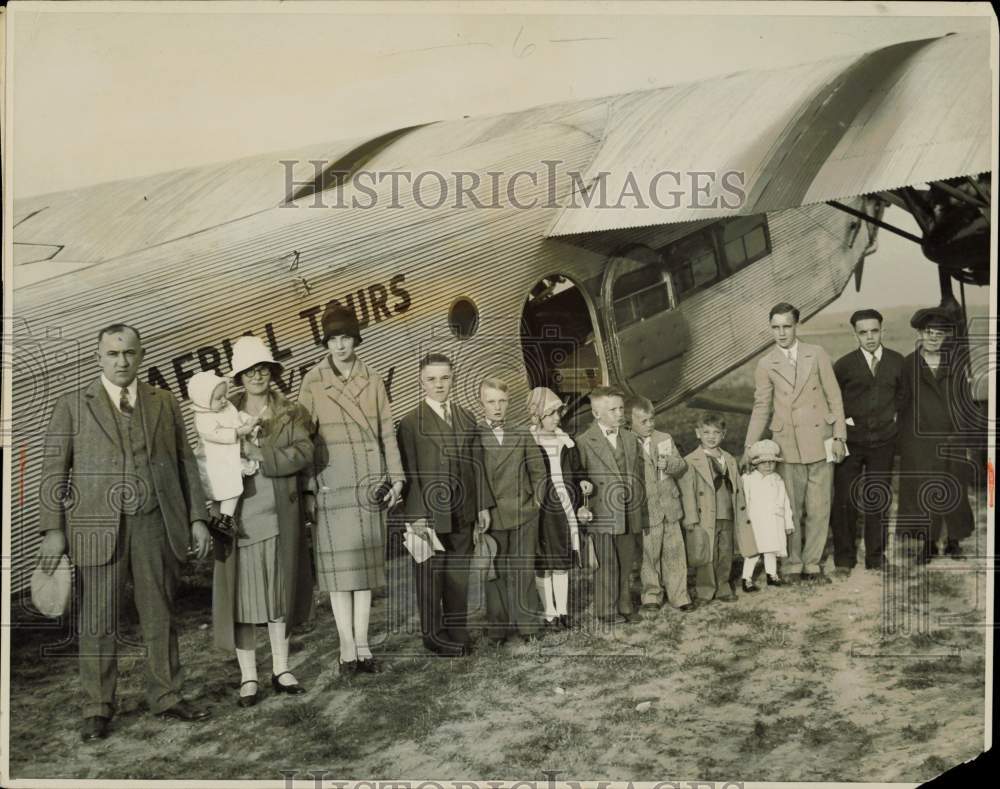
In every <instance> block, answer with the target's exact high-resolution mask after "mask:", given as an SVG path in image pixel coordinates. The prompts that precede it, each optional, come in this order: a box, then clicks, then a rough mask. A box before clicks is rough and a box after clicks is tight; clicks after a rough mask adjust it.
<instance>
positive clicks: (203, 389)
mask: <svg viewBox="0 0 1000 789" xmlns="http://www.w3.org/2000/svg"><path fill="white" fill-rule="evenodd" d="M219 384H227V385H228V384H229V381H227V380H226V379H225V378H220V377H219V376H217V375H216V374H215V373H213V372H211V371H210V370H209V371H206V372H203V373H195V374H194V375H193V376H191V380H190V381H188V397H190V398H191V402H192V403H194V404H195V405H196V406H198V407H199V408H211V407H212V405H211V403H212V392H214V391H215V388H216V387H217V386H218V385H219Z"/></svg>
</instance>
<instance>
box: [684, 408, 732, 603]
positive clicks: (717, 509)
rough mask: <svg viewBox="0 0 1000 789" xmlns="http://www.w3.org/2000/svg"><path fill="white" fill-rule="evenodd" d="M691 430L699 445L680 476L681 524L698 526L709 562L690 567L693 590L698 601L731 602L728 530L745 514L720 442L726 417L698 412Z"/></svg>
mask: <svg viewBox="0 0 1000 789" xmlns="http://www.w3.org/2000/svg"><path fill="white" fill-rule="evenodd" d="M695 435H696V436H697V437H698V443H699V446H698V447H697V448H696V449H695V450H694V451H693V452H691V453H689V454H688V455H686V456H685V458H684V459H685V460H686V461H687V465H688V468H687V471H686V472H685V473H684V476H683V477H681V481H680V489H681V499H682V501H683V503H684V528H685V529H687V530H688V531H689V532H690V531H694V530H695V529H701V530H702V533H703V536H704V538H705V539H706V540H707V541H708V545H709V561H708V562H707V563H706V564H703V565H702V566H700V567H698V568H697V569H696V570H695V595H696V596H697V598H698V601H699V602H700V603H709V602H711V601H712V600H716V599H717V600H721V601H722V602H724V603H732V602H734V601H735V600H736V593H735V592H734V591H733V585H732V583H731V582H730V577H731V574H732V565H733V534H734V532H735V528H736V526H737V525H738V523H742V522H743V521H745V519H746V502H745V501H744V499H743V489H742V482H741V480H740V471H739V467H738V466H737V464H736V460H735V458H733V456H732V455H730V454H729V453H728V452H726V450H724V449H723V448H722V447H721V444H722V440H723V439H724V438H725V437H726V420H725V419H724V418H723V417H722V416H721V415H720V414H714V413H706V414H702V416H701V417H700V418H699V420H698V426H697V428H695ZM689 539H690V538H689Z"/></svg>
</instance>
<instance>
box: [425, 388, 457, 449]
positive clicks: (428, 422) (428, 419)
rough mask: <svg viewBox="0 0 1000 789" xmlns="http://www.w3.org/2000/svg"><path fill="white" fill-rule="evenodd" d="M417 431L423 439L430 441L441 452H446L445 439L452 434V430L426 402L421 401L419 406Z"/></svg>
mask: <svg viewBox="0 0 1000 789" xmlns="http://www.w3.org/2000/svg"><path fill="white" fill-rule="evenodd" d="M417 431H418V435H419V436H420V437H421V438H427V439H430V440H431V442H433V443H434V444H435V445H437V448H438V449H439V450H442V451H444V448H445V441H444V437H445V435H448V434H450V433H451V428H450V427H448V423H447V422H445V421H444V420H443V419H442V418H441V417H439V416H438V415H437V413H435V411H434V409H433V408H431V407H430V406H429V405H427V401H426V400H421V401H420V405H418V406H417Z"/></svg>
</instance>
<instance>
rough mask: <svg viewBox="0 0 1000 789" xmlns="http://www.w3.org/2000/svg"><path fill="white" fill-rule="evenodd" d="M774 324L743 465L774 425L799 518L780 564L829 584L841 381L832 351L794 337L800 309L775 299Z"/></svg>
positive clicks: (840, 448)
mask: <svg viewBox="0 0 1000 789" xmlns="http://www.w3.org/2000/svg"><path fill="white" fill-rule="evenodd" d="M770 322H771V333H772V334H773V335H774V340H775V347H774V348H772V349H771V352H770V353H767V354H765V355H764V356H763V357H761V359H760V361H758V362H757V369H756V370H755V371H754V385H755V389H754V403H753V412H752V413H751V415H750V424H749V425H748V426H747V435H746V440H745V441H744V450H743V458H742V459H741V461H740V466H741V467H743V468H748V467H749V462H748V456H749V450H750V446H751V445H752V444H754V443H756V442H757V441H759V440H760V439H761V438H763V437H764V431H765V430H766V429H767V428H768V427H770V429H771V437H772V438H773V439H774V441H775V442H776V443H777V444H778V446H779V447H781V457H782V458H783V460H782V462H781V463H780V464H779V465H778V473H779V474H780V475H781V478H782V480H783V481H784V483H785V489H786V490H787V491H788V498H789V499H790V500H791V503H792V514H793V515H794V517H795V531H794V532H793V533H792V535H791V536H790V537H789V539H788V558H787V559H786V560H785V561H784V562H783V563H782V570H783V572H784V574H785V575H786V576H788V580H797V579H798V580H802V581H818V582H821V583H829V582H830V579H829V578H827V577H826V576H825V575H823V574H822V573H821V572H820V562H821V561H822V559H823V553H824V550H825V549H826V540H827V536H828V535H829V533H830V507H831V504H832V500H833V464H832V463H829V462H827V453H826V446H825V441H826V440H827V439H831V438H832V439H833V449H832V453H833V460H834V462H836V463H839V462H840V461H842V460H843V459H844V453H845V442H846V440H847V430H846V425H845V424H844V404H843V402H842V400H841V396H840V385H839V384H838V383H837V376H836V375H834V372H833V365H832V364H831V363H830V357H829V356H828V355H827V353H826V351H824V350H823V349H822V348H820V347H819V346H818V345H807V344H806V343H804V342H799V341H798V339H796V332H797V330H798V324H799V311H798V310H797V309H796V308H795V307H793V306H792V305H791V304H786V303H785V302H782V303H780V304H776V305H775V306H774V307H772V308H771V314H770Z"/></svg>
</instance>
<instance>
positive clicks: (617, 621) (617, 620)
mask: <svg viewBox="0 0 1000 789" xmlns="http://www.w3.org/2000/svg"><path fill="white" fill-rule="evenodd" d="M597 619H598V621H599V622H601V623H602V624H605V625H624V624H625V623H626V622H627V621H628V620H627V619H626V618H625V617H623V616H622V615H621V614H608V615H607V616H599V617H597Z"/></svg>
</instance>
